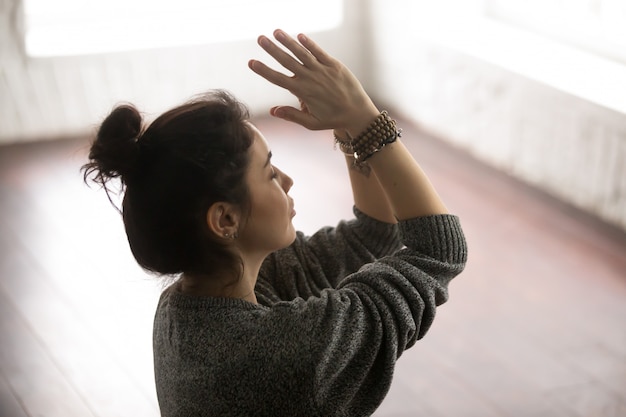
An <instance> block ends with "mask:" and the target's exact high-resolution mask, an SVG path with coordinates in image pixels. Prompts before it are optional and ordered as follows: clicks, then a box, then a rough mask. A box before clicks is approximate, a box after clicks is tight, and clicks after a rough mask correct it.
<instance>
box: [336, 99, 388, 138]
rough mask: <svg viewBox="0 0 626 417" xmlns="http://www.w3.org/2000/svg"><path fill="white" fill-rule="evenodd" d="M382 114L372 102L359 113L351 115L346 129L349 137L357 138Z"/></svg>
mask: <svg viewBox="0 0 626 417" xmlns="http://www.w3.org/2000/svg"><path fill="white" fill-rule="evenodd" d="M379 114H380V110H378V109H377V108H376V106H374V104H371V105H369V106H367V107H365V108H364V109H363V110H362V111H360V112H359V114H358V115H356V116H354V117H351V118H350V121H349V124H347V125H346V126H345V127H344V131H345V133H346V134H347V135H346V136H348V137H349V138H355V137H357V136H358V135H360V134H361V133H362V132H363V131H364V130H365V129H367V128H368V127H369V126H370V125H371V124H372V122H373V121H374V120H376V118H377V117H378V115H379Z"/></svg>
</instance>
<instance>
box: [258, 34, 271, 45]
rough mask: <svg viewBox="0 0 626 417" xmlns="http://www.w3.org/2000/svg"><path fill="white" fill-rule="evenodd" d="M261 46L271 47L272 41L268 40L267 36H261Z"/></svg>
mask: <svg viewBox="0 0 626 417" xmlns="http://www.w3.org/2000/svg"><path fill="white" fill-rule="evenodd" d="M259 45H261V46H269V45H270V40H269V39H267V38H266V37H265V36H260V37H259Z"/></svg>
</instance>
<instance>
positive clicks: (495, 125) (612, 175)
mask: <svg viewBox="0 0 626 417" xmlns="http://www.w3.org/2000/svg"><path fill="white" fill-rule="evenodd" d="M371 3H372V7H373V9H372V16H373V19H372V27H373V34H372V39H373V41H374V42H373V45H374V48H375V52H374V53H373V54H372V55H371V56H372V60H373V61H372V63H371V66H372V68H374V69H375V74H374V75H373V78H372V79H371V80H369V84H370V91H371V93H372V94H373V95H374V96H375V97H377V98H378V99H379V101H381V102H383V103H387V104H388V105H389V106H390V107H392V108H393V109H394V110H396V111H397V112H399V113H401V114H403V115H404V116H406V117H408V118H409V119H411V120H413V121H414V122H416V123H419V124H420V125H422V126H423V127H424V128H425V129H426V130H428V131H431V132H432V133H434V134H435V135H437V136H439V137H440V138H443V139H445V140H447V141H450V142H452V143H454V144H456V145H458V146H459V147H461V148H463V149H465V150H467V151H469V152H471V153H472V154H473V155H475V156H476V157H478V158H479V159H481V160H483V161H485V162H487V163H489V164H491V165H493V166H495V167H497V168H500V169H502V170H504V171H506V172H508V173H510V174H513V175H514V176H516V177H518V178H521V179H523V180H524V181H527V182H529V183H531V184H534V185H536V186H538V187H540V188H542V189H544V190H546V191H548V192H550V193H552V194H554V195H556V196H558V197H560V198H561V199H563V200H565V201H567V202H569V203H572V204H574V205H576V206H578V207H580V208H582V209H584V210H586V211H589V212H591V213H594V214H596V215H597V216H599V217H601V218H602V219H604V220H605V221H607V222H610V223H613V224H615V225H617V226H619V227H621V228H623V229H625V230H626V114H624V113H623V112H621V111H618V110H614V109H610V108H608V107H607V105H608V104H615V105H616V107H619V106H621V105H622V103H623V102H624V101H623V100H624V98H626V88H624V87H625V86H626V84H624V83H623V79H621V78H617V81H615V82H613V83H610V82H608V80H606V79H603V78H604V76H603V75H602V74H603V73H600V74H594V73H588V74H584V73H581V74H579V77H578V78H577V79H575V80H574V81H575V82H572V83H571V85H572V87H573V88H572V90H571V91H566V89H567V88H568V84H567V83H565V82H564V79H566V78H567V77H568V75H569V74H570V73H573V72H574V71H575V70H576V69H577V67H576V66H569V67H568V66H567V65H566V70H565V71H563V72H562V73H558V72H556V73H555V75H554V77H553V79H551V80H548V79H547V78H546V79H540V77H542V76H545V77H549V76H551V75H550V74H549V73H548V72H547V71H545V68H544V70H543V71H540V69H541V68H538V66H541V65H543V64H541V62H540V64H539V65H536V66H535V67H528V68H524V71H522V69H521V68H517V69H519V71H515V69H516V68H515V66H514V65H512V64H511V65H509V64H510V62H505V61H504V60H503V57H504V56H505V55H507V54H509V53H510V55H511V56H512V57H514V58H519V56H520V55H521V53H522V51H521V50H520V51H515V50H513V51H511V50H510V49H509V50H508V51H507V50H502V51H499V53H496V54H495V55H494V56H493V57H492V58H494V59H491V58H490V57H489V56H488V54H485V55H484V56H480V55H481V54H480V53H479V52H480V51H479V49H480V48H482V49H483V50H485V44H486V43H489V42H491V41H493V38H494V36H491V37H488V38H485V39H479V42H478V43H477V44H472V42H470V40H469V39H470V38H471V37H472V36H474V34H472V33H470V32H467V33H456V34H453V33H451V32H454V31H455V30H457V28H458V26H457V27H454V26H453V27H452V29H450V33H448V35H449V36H448V38H449V39H448V40H447V41H444V42H442V41H440V40H439V39H436V37H433V36H431V35H432V33H424V32H423V30H422V29H423V27H422V25H432V30H431V32H432V31H439V28H438V26H439V27H440V26H442V25H443V24H444V22H443V21H442V22H428V21H427V19H426V21H422V19H421V17H423V16H421V14H422V10H423V9H421V8H420V3H424V1H422V0H412V1H408V0H405V1H401V0H396V1H394V2H393V7H391V4H390V2H387V1H383V0H372V1H371ZM440 3H448V5H449V6H450V7H449V8H448V9H447V11H448V12H449V14H450V16H451V17H453V18H454V17H455V15H456V17H461V19H465V18H467V16H468V13H469V12H467V11H462V12H463V13H461V14H460V15H459V14H458V13H455V9H454V8H453V7H451V6H453V5H454V4H455V3H458V2H455V1H454V0H445V1H444V0H441V1H440ZM474 3H476V2H474ZM464 4H465V6H467V7H469V2H465V3H464ZM444 10H445V6H444ZM457 12H458V11H457ZM433 23H434V24H433ZM442 33H443V31H442ZM452 38H454V41H452V40H451V39H452ZM540 46H541V45H540ZM514 47H515V45H513V44H511V45H509V48H514ZM483 52H484V51H483ZM533 53H539V52H538V50H533ZM550 58H552V59H553V60H554V61H558V59H554V57H550V56H548V57H547V58H546V59H545V60H543V61H542V62H544V63H545V61H546V60H549V59H550ZM519 62H522V63H525V64H528V62H529V61H528V60H526V61H524V60H519ZM555 64H559V62H555ZM605 67H606V68H609V66H608V64H607V66H605ZM603 68H604V67H603ZM611 68H612V67H611ZM605 73H606V74H610V73H611V71H605ZM542 74H546V75H542ZM622 74H623V75H626V67H623V69H622ZM618 75H619V74H618ZM607 76H608V75H607ZM548 81H549V82H551V83H554V84H557V85H559V84H560V85H561V86H562V88H554V87H551V86H549V85H547V84H546V83H547V82H548ZM607 83H608V85H605V84H607ZM594 84H598V88H597V89H596V90H597V91H599V92H600V93H607V92H608V93H611V92H612V93H617V94H613V95H609V96H606V101H603V102H602V101H601V100H602V98H601V97H600V96H594V100H591V99H589V98H584V97H582V94H575V93H578V92H579V90H580V87H581V86H582V87H584V88H585V90H587V91H592V90H593V89H592V87H594ZM576 89H578V90H576ZM620 91H621V93H620ZM596 99H597V100H596ZM619 100H622V101H619ZM486 197H487V196H486Z"/></svg>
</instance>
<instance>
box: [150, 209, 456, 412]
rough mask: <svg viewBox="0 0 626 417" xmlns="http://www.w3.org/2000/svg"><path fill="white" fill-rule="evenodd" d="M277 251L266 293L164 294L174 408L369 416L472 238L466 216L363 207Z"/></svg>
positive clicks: (166, 390) (160, 356) (160, 335)
mask: <svg viewBox="0 0 626 417" xmlns="http://www.w3.org/2000/svg"><path fill="white" fill-rule="evenodd" d="M355 215H356V216H355V219H352V220H350V221H342V222H340V223H339V224H338V225H337V227H334V228H331V227H326V228H323V229H321V230H320V231H318V232H317V233H316V234H314V235H313V236H310V237H305V236H304V235H303V234H302V233H300V232H298V233H297V237H296V240H295V242H294V243H293V244H292V245H291V246H289V247H288V248H285V249H283V250H281V251H278V252H276V253H274V254H272V255H270V256H269V257H268V258H267V259H266V260H265V262H264V264H263V266H262V268H261V271H260V274H259V277H258V281H257V286H256V296H257V300H258V302H259V304H253V303H250V302H247V301H244V300H240V299H229V298H211V297H197V296H189V295H184V294H181V293H179V292H177V291H176V290H175V285H174V286H172V287H170V288H169V289H166V290H165V291H164V292H163V294H162V296H161V299H160V301H159V304H158V307H157V311H156V316H155V321H154V367H155V378H156V388H157V394H158V400H159V406H160V409H161V414H162V416H163V417H174V416H177V417H178V416H180V417H183V416H185V417H190V416H221V417H224V416H272V417H282V416H291V417H296V416H307V417H311V416H324V417H328V416H368V415H371V414H372V413H373V412H374V411H375V410H376V408H377V407H378V406H379V405H380V403H381V402H382V400H383V398H384V397H385V395H386V393H387V391H388V389H389V386H390V384H391V380H392V376H393V370H394V366H395V364H396V360H397V359H398V358H399V357H400V355H401V354H402V352H403V351H404V350H405V349H407V348H409V347H411V346H412V345H413V344H414V343H415V341H416V340H418V339H420V338H421V337H423V336H424V334H425V333H426V331H427V330H428V328H429V327H430V325H431V323H432V321H433V319H434V316H435V308H436V306H438V305H440V304H442V303H443V302H444V301H446V300H447V297H448V292H447V286H448V283H449V281H450V280H451V279H452V278H453V277H454V276H456V275H457V274H458V273H460V272H461V271H462V269H463V267H464V264H465V260H466V253H467V251H466V245H465V239H464V237H463V233H462V231H461V227H460V224H459V222H458V219H457V218H456V217H455V216H452V215H437V216H427V217H421V218H416V219H411V220H407V221H403V222H400V223H399V224H398V225H390V224H386V223H382V222H378V221H376V220H374V219H372V218H370V217H368V216H366V215H365V214H363V213H361V212H359V211H358V210H357V209H355Z"/></svg>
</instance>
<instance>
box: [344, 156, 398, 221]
mask: <svg viewBox="0 0 626 417" xmlns="http://www.w3.org/2000/svg"><path fill="white" fill-rule="evenodd" d="M345 159H346V165H347V167H348V173H349V176H350V184H351V186H352V195H353V198H354V205H355V206H356V207H357V208H358V209H359V210H361V211H362V212H363V213H365V214H367V215H368V216H370V217H372V218H374V219H376V220H379V221H381V222H385V223H396V218H395V216H394V213H393V210H392V208H391V206H390V205H389V201H388V200H387V196H386V194H385V191H384V190H383V188H382V186H381V185H380V182H379V181H378V178H377V177H376V175H374V174H373V173H372V172H371V168H370V167H369V166H367V165H366V166H365V167H364V168H359V167H357V166H355V164H354V161H355V160H354V157H353V156H350V155H345Z"/></svg>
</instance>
